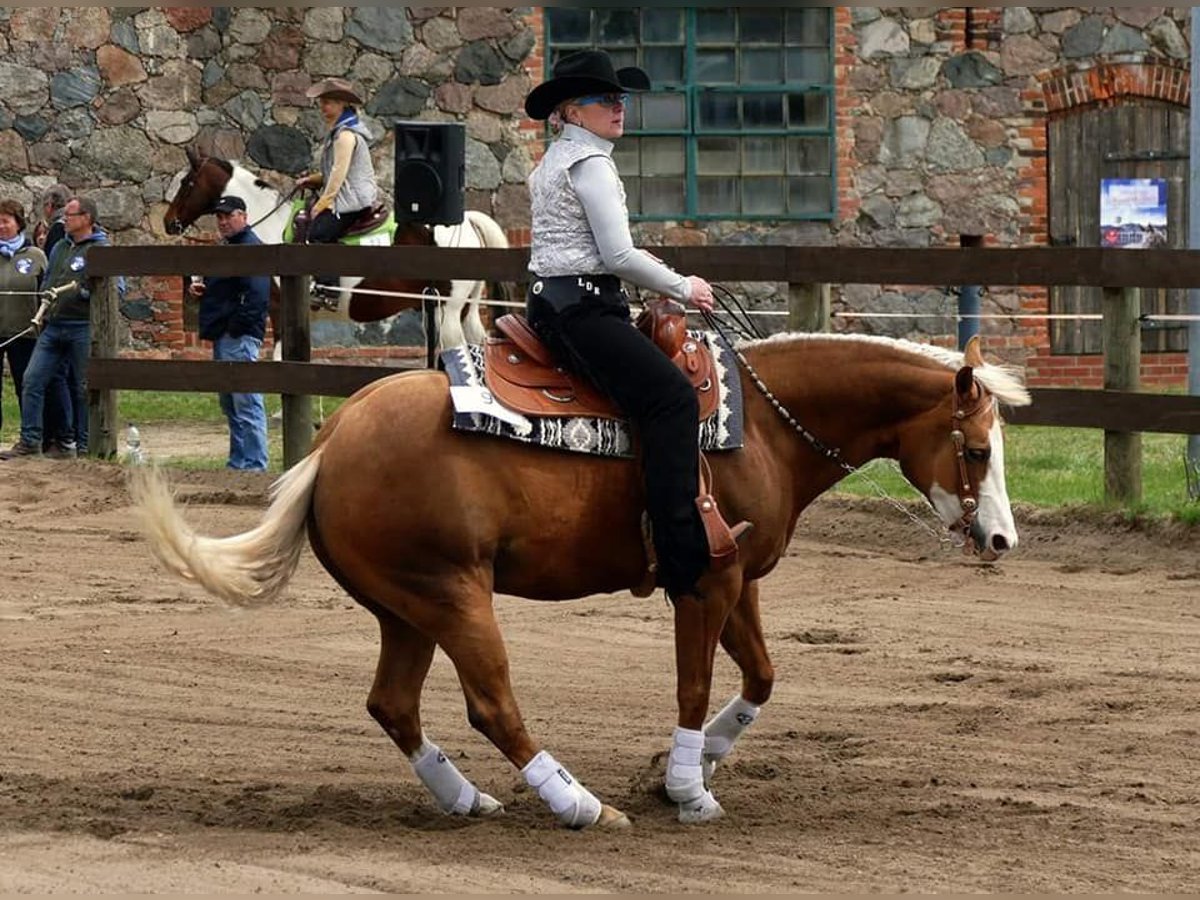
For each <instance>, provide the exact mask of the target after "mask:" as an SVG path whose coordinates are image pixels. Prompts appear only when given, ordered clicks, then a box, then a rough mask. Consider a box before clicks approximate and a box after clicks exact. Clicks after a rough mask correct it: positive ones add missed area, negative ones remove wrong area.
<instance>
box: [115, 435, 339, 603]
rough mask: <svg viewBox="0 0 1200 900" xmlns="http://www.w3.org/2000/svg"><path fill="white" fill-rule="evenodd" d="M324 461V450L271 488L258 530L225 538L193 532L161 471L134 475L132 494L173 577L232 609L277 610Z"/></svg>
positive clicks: (150, 539) (149, 536)
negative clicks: (273, 603) (276, 602)
mask: <svg viewBox="0 0 1200 900" xmlns="http://www.w3.org/2000/svg"><path fill="white" fill-rule="evenodd" d="M322 454H323V451H322V449H321V448H320V447H319V446H318V447H317V448H316V449H314V450H313V451H312V452H311V453H309V455H308V456H306V457H305V458H304V459H302V460H301V461H300V462H299V463H297V464H296V465H295V466H293V467H292V468H291V469H289V470H288V471H287V472H286V473H284V474H283V475H282V476H280V478H279V479H278V480H277V481H276V482H275V483H274V484H273V485H272V486H271V502H270V505H269V506H268V507H267V510H266V512H265V513H264V514H263V518H262V521H261V522H260V523H259V524H258V527H256V528H254V529H253V530H251V531H247V532H244V533H242V534H235V535H231V536H230V537H223V538H214V537H204V536H202V535H198V534H196V532H195V531H193V530H192V528H191V526H190V525H188V524H187V522H185V521H184V519H183V516H182V515H181V514H180V511H179V507H178V506H177V505H176V503H175V500H174V497H173V495H172V493H171V490H170V488H169V487H168V485H167V481H166V479H165V478H164V476H163V475H162V473H161V472H159V471H158V469H157V468H155V467H153V466H146V467H144V468H143V467H139V468H137V469H135V470H133V474H132V475H131V477H130V480H129V491H130V494H131V495H132V497H133V502H134V507H135V509H136V510H137V512H138V513H139V515H140V518H141V521H142V527H143V530H144V532H145V535H146V539H147V541H148V542H149V544H150V550H151V552H152V553H153V554H154V556H155V557H156V558H157V559H158V560H159V562H161V563H162V564H163V565H164V566H165V567H166V568H167V569H168V570H169V571H170V572H172V573H173V574H175V575H178V576H179V577H180V578H184V579H186V580H188V581H194V582H196V583H197V584H199V585H200V586H201V587H203V588H204V589H205V590H206V591H208V592H209V593H210V594H212V595H213V596H215V597H219V598H221V599H222V600H224V601H225V602H227V603H229V604H231V605H233V606H260V605H264V604H267V603H270V602H271V601H273V600H275V599H276V598H277V597H278V596H279V594H280V592H281V591H282V590H283V588H284V587H285V586H286V585H287V583H288V581H290V580H291V577H292V575H293V574H294V573H295V571H296V565H297V563H298V562H299V561H300V551H301V550H303V549H304V542H305V535H306V532H305V523H306V520H307V517H308V510H309V505H310V503H311V501H312V494H313V488H314V487H315V485H316V483H317V473H318V472H319V471H320V468H321V456H322Z"/></svg>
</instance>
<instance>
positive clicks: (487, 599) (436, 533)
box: [133, 335, 1030, 827]
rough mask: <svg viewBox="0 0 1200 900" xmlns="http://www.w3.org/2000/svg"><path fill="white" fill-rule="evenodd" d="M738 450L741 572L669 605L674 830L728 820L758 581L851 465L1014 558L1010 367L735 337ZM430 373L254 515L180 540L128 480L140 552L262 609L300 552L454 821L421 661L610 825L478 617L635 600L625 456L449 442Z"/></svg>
mask: <svg viewBox="0 0 1200 900" xmlns="http://www.w3.org/2000/svg"><path fill="white" fill-rule="evenodd" d="M739 350H740V352H741V354H742V365H743V371H742V372H741V373H740V375H741V384H742V388H743V391H744V392H745V397H744V416H745V419H744V423H745V444H744V447H743V448H742V449H739V450H733V451H728V452H723V453H717V454H712V455H711V457H710V461H711V466H712V472H713V485H712V487H713V488H714V492H715V493H716V495H717V499H718V502H719V504H720V506H721V508H722V510H723V511H724V513H725V514H726V516H727V517H728V518H729V519H730V520H731V521H738V520H741V519H748V520H750V521H752V522H753V523H754V526H755V527H754V529H753V530H752V531H751V532H750V533H749V534H748V536H747V537H746V538H745V539H744V540H743V541H742V543H741V547H740V554H739V558H738V560H737V562H736V563H735V564H734V565H733V566H732V567H730V568H726V569H724V570H722V571H720V572H718V573H709V574H707V575H705V576H704V578H703V579H702V580H701V582H700V585H699V588H700V594H701V598H702V599H700V600H695V599H692V598H681V599H679V600H678V601H677V602H675V604H674V626H675V659H676V678H677V701H678V710H679V717H678V727H677V728H676V729H675V732H674V746H673V749H672V751H671V755H670V757H669V758H668V765H667V776H666V787H667V792H668V794H669V795H670V796H671V797H672V799H674V800H675V801H676V802H677V803H678V804H679V818H680V820H681V821H683V822H701V821H705V820H708V819H712V818H715V817H717V816H719V815H721V813H722V810H721V807H720V805H719V804H718V803H717V801H716V799H715V798H714V796H713V794H712V792H711V785H712V775H713V771H714V769H715V767H716V765H717V763H719V762H720V761H721V760H722V759H723V758H725V757H726V756H727V755H728V754H729V752H730V751H731V750H732V748H733V746H734V743H735V741H736V740H737V739H738V737H739V735H740V734H741V733H742V731H743V730H744V729H745V728H746V727H747V726H748V725H749V724H750V723H751V722H752V721H753V720H754V718H755V717H756V716H757V715H758V712H759V707H761V706H762V704H764V703H766V702H767V700H768V698H769V697H770V695H771V688H772V685H773V681H774V673H773V669H772V666H771V662H770V659H769V658H768V655H767V648H766V643H765V641H764V637H763V631H762V625H761V623H760V621H759V580H760V579H761V578H763V577H764V576H766V575H767V574H768V573H769V572H770V571H771V570H772V569H773V568H774V567H775V566H776V564H778V562H779V560H780V558H781V557H782V556H783V554H784V552H785V550H786V548H787V546H788V542H789V540H790V539H791V537H792V533H793V530H794V529H795V527H796V521H797V518H798V516H799V515H800V513H801V511H802V510H803V509H804V508H805V507H806V506H808V504H809V503H810V502H812V500H813V499H814V498H816V497H817V495H819V494H820V493H821V492H823V491H824V490H826V489H827V488H829V487H831V486H832V485H833V484H835V483H836V482H837V481H838V480H839V479H841V478H842V477H843V476H844V475H846V474H847V472H849V471H850V470H851V469H852V468H855V467H858V466H861V465H863V464H864V463H866V462H868V461H869V460H872V459H874V458H877V457H890V458H894V459H897V460H899V465H900V468H901V471H902V472H903V473H904V475H905V476H906V477H907V478H908V480H909V481H910V482H911V483H912V484H913V485H914V486H915V487H916V488H917V489H918V490H920V491H921V493H922V494H924V496H925V497H926V498H927V499H928V500H929V501H930V503H931V504H932V506H933V508H934V509H935V510H936V511H937V515H938V517H939V518H940V519H941V521H942V523H944V524H945V526H946V527H948V528H951V529H954V530H957V531H958V532H960V533H961V534H963V535H964V537H965V538H966V540H967V541H968V542H969V543H973V544H974V549H976V550H977V551H979V552H980V553H981V555H982V556H983V557H984V558H985V559H995V558H997V557H998V556H1000V555H1001V554H1003V553H1004V552H1006V551H1008V550H1011V549H1013V548H1014V547H1016V545H1017V532H1016V528H1015V526H1014V523H1013V517H1012V511H1011V509H1010V507H1009V502H1008V494H1007V489H1006V487H1005V480H1004V448H1003V437H1002V432H1001V419H1000V414H999V409H998V403H1000V402H1003V403H1007V404H1012V405H1025V404H1028V403H1029V402H1030V401H1029V394H1028V393H1027V392H1026V391H1025V389H1024V388H1023V387H1022V385H1021V382H1020V380H1019V379H1018V378H1017V377H1016V375H1015V373H1013V372H1012V371H1010V370H1008V369H1006V368H1003V367H997V366H991V365H986V364H985V363H984V361H983V358H982V356H981V355H980V353H979V347H978V341H977V339H976V340H973V341H972V343H971V344H970V345H969V346H968V349H967V352H966V353H965V354H960V353H955V352H953V351H949V350H942V349H938V348H934V347H928V346H922V345H918V344H913V343H909V342H905V341H896V340H891V339H887V338H872V337H845V336H827V335H784V336H776V337H772V338H770V339H767V340H761V341H754V342H748V343H744V344H742V345H740V347H739ZM447 385H448V382H447V378H446V376H445V374H443V373H440V372H433V371H421V372H408V373H402V374H398V375H392V376H390V377H386V378H382V379H380V380H379V381H376V382H374V383H372V384H370V385H368V386H366V387H364V388H363V389H362V390H360V391H359V392H358V393H357V394H355V395H354V396H353V397H351V398H350V399H349V400H348V401H347V402H346V403H345V404H344V405H343V406H342V407H341V408H340V409H339V410H338V411H337V413H336V414H335V415H334V416H333V417H331V418H330V419H329V421H328V422H327V423H326V424H325V426H324V427H323V428H322V429H321V431H320V433H319V434H318V435H317V438H316V441H315V443H314V446H313V449H312V452H311V453H310V454H309V455H308V456H307V457H305V458H304V459H303V460H301V461H300V462H299V463H298V464H297V465H296V466H294V467H293V468H292V469H290V470H289V471H288V472H287V473H285V474H284V475H283V476H282V477H280V479H279V480H278V481H277V482H276V484H275V485H274V488H273V495H272V500H271V503H270V505H269V507H268V508H267V510H266V512H265V514H264V518H263V519H262V521H261V523H260V524H259V525H258V526H257V527H256V528H254V529H253V530H251V531H248V532H245V533H243V534H240V535H235V536H231V537H224V538H212V537H203V536H199V535H197V534H195V533H194V532H193V531H192V530H191V528H190V527H189V526H188V525H187V524H186V523H185V522H184V520H183V519H182V517H181V515H180V513H179V512H178V510H177V508H176V507H175V506H174V504H173V501H172V499H171V495H170V492H169V489H168V488H167V485H166V484H165V482H164V480H163V478H162V476H161V475H160V474H157V473H155V472H153V471H151V472H143V473H140V474H139V475H137V476H136V477H135V480H134V481H133V490H134V496H135V500H136V502H137V503H138V505H139V508H140V511H141V513H142V514H143V516H144V522H145V524H146V531H147V534H148V537H149V541H150V545H151V547H152V549H153V552H154V553H155V555H156V556H157V558H158V559H159V560H160V561H161V562H162V563H163V564H165V565H166V567H167V568H168V569H170V570H171V571H172V572H174V573H176V574H178V575H180V576H182V577H184V578H187V579H192V580H195V581H196V582H198V583H199V584H201V585H202V586H203V587H204V588H205V589H206V590H208V591H209V592H210V593H212V594H214V595H215V596H218V597H221V598H223V599H225V600H226V601H228V602H230V603H233V604H240V605H248V604H261V603H266V602H269V601H273V600H275V599H276V598H277V597H278V596H279V594H280V592H281V591H282V590H283V588H284V586H285V584H286V583H287V582H288V579H289V578H290V577H291V575H292V573H293V571H294V569H295V566H296V564H297V560H298V558H299V555H300V552H301V550H302V549H303V545H304V542H305V533H306V532H307V536H308V539H309V541H310V542H311V544H312V547H313V550H314V551H315V552H316V555H317V557H318V559H320V561H321V563H322V564H323V565H324V566H325V568H326V569H327V570H328V571H329V572H330V574H331V575H332V576H333V577H334V578H335V579H336V580H337V582H338V583H339V584H340V585H341V586H342V587H343V588H344V589H345V590H346V591H347V593H349V594H350V595H351V596H352V597H353V598H354V599H355V600H357V601H358V602H359V603H361V604H362V605H363V606H365V607H366V608H367V609H368V610H370V611H371V612H372V613H373V614H374V615H375V616H376V618H377V619H378V620H379V626H380V631H381V636H382V647H381V652H380V656H379V662H378V668H377V670H376V675H375V683H374V686H373V687H372V688H371V691H370V696H369V698H368V701H367V706H368V709H369V711H370V713H371V715H372V716H373V717H374V718H375V719H376V720H377V721H378V722H379V724H380V725H381V726H382V727H383V729H384V731H386V732H387V734H388V735H389V736H390V737H391V738H392V739H393V740H394V741H395V743H396V744H397V745H398V746H399V748H400V749H401V750H402V751H403V752H404V753H405V754H406V755H407V756H408V758H409V760H410V762H411V763H412V765H413V767H414V769H415V771H416V774H417V776H418V777H419V778H420V780H421V781H422V782H423V783H424V784H425V785H426V787H427V788H428V789H429V790H430V791H431V792H432V794H433V796H434V798H435V799H436V801H437V803H438V805H439V806H440V807H441V808H442V809H443V810H444V811H445V812H448V813H454V814H460V815H481V814H486V813H490V812H494V811H496V810H498V809H499V808H500V804H499V803H498V802H497V801H496V800H495V799H494V798H492V797H491V796H489V795H487V794H485V793H482V792H481V791H479V789H478V788H476V787H475V785H473V784H472V783H471V782H470V781H468V780H467V779H466V778H465V777H464V776H463V775H462V774H461V773H460V772H459V770H458V769H457V768H455V767H454V765H453V764H452V763H450V762H449V761H448V760H447V758H446V755H445V754H443V753H442V752H441V751H440V750H439V749H438V748H437V746H436V745H435V744H434V743H433V742H432V741H430V739H429V737H428V736H427V734H426V732H425V729H424V723H423V722H422V719H421V712H420V698H421V688H422V684H423V683H424V681H425V677H426V674H427V672H428V670H429V666H430V662H431V660H432V658H433V652H434V649H435V647H441V648H442V650H443V651H444V652H445V653H446V655H447V656H448V657H449V658H450V659H451V660H452V662H453V664H454V666H455V668H456V670H457V673H458V677H459V681H460V683H461V685H462V689H463V692H464V694H465V697H466V703H467V717H468V720H469V721H470V723H471V725H472V726H474V727H475V728H477V729H478V730H479V731H481V732H482V733H483V734H484V735H486V736H487V737H488V738H489V739H490V740H491V742H492V743H493V744H495V746H496V747H497V748H499V750H500V751H501V752H502V753H503V754H504V755H505V756H506V757H507V758H508V759H509V760H510V761H511V762H512V764H513V765H514V766H517V767H518V768H520V769H521V770H522V772H523V774H524V775H525V777H526V780H527V781H528V783H529V784H530V785H531V786H532V787H533V788H535V789H536V790H537V791H538V793H539V795H540V796H541V797H542V799H543V800H544V801H545V802H546V803H547V804H548V805H549V807H550V809H551V810H552V811H553V812H554V813H555V814H556V815H557V816H558V818H559V819H560V821H562V822H563V823H564V824H566V825H568V826H571V827H586V826H590V825H593V824H602V825H608V824H616V823H621V822H623V821H625V817H624V815H623V814H622V813H620V812H618V811H617V810H615V809H613V808H611V807H609V806H607V805H602V804H601V803H600V802H599V801H598V800H597V799H596V798H595V797H594V796H593V795H592V794H591V793H590V792H589V791H587V790H586V789H585V788H584V787H583V785H582V784H581V783H580V782H579V781H578V780H577V779H575V778H573V777H571V775H570V774H568V772H567V770H566V768H565V767H563V766H562V765H560V764H559V763H558V762H557V761H555V760H554V758H553V757H552V756H551V755H550V754H549V753H547V752H546V751H544V750H542V749H541V748H540V747H539V745H538V743H536V742H535V740H534V738H533V737H532V736H531V735H530V734H529V733H528V732H527V731H526V729H525V725H524V723H523V722H522V720H521V714H520V711H519V710H518V707H517V702H516V699H515V698H514V696H513V691H512V687H511V685H510V681H509V669H508V659H507V656H506V652H505V647H504V642H503V639H502V637H501V633H500V629H499V626H498V624H497V621H496V618H495V615H494V613H493V608H492V597H493V594H494V593H504V594H510V595H516V596H519V597H526V598H531V599H535V600H565V599H571V598H577V597H582V596H585V595H590V594H596V593H602V592H606V591H621V590H627V589H630V588H632V587H633V586H634V585H637V584H638V583H639V582H640V581H641V580H642V578H643V575H644V573H645V570H646V559H645V555H644V550H643V543H642V535H641V530H640V524H639V523H640V516H641V510H642V508H643V506H642V496H643V494H642V486H641V479H640V475H639V467H638V464H637V463H636V462H635V461H618V460H612V459H596V458H594V457H580V456H577V455H575V454H571V453H562V452H555V451H552V450H546V449H539V448H536V447H530V446H528V445H526V444H523V443H518V442H512V441H505V440H500V439H497V438H494V437H483V436H479V435H471V434H465V433H463V432H459V431H454V430H452V429H451V428H450V424H449V423H450V420H451V415H452V407H451V401H450V396H449V393H448V387H447ZM718 642H720V644H721V645H722V646H723V647H724V648H725V650H726V651H727V652H728V653H729V655H730V656H731V657H732V659H733V660H734V662H735V663H736V664H737V665H738V667H739V668H740V669H741V672H742V688H741V692H740V696H737V697H734V698H733V699H732V700H731V701H730V703H729V704H728V705H727V706H725V707H724V708H723V709H722V710H720V711H719V712H717V713H716V714H715V715H714V716H712V717H711V718H709V719H708V720H707V722H706V716H707V715H708V709H709V691H710V685H711V679H712V672H713V664H714V652H715V649H716V646H717V644H718Z"/></svg>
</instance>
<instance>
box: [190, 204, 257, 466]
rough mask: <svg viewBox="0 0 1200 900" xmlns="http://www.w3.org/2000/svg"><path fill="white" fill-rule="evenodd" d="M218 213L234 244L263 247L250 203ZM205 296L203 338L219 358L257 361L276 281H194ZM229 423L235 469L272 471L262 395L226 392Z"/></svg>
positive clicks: (254, 278)
mask: <svg viewBox="0 0 1200 900" xmlns="http://www.w3.org/2000/svg"><path fill="white" fill-rule="evenodd" d="M212 212H214V213H215V214H216V217H217V230H218V231H219V232H220V233H221V238H222V239H223V241H224V243H226V244H229V245H243V246H244V245H248V244H261V243H262V241H260V240H259V239H258V235H256V234H255V233H254V231H253V229H251V228H250V227H249V226H248V225H247V222H246V202H245V201H244V200H243V199H242V198H241V197H235V196H233V195H232V194H229V195H226V196H224V197H222V198H221V199H220V200H218V201H217V204H216V206H215V207H213V210H212ZM189 290H190V292H191V294H192V296H193V297H199V298H200V337H201V338H202V339H204V340H206V341H212V345H213V359H215V360H226V361H234V362H257V361H258V351H259V349H260V348H261V347H262V342H263V335H264V334H265V333H266V322H267V303H268V301H269V300H270V295H271V279H270V278H269V277H268V276H266V275H263V276H245V275H239V276H236V277H228V278H225V277H208V278H204V279H203V280H201V279H198V278H195V277H193V279H192V284H191V287H190V288H189ZM220 399H221V411H222V412H223V413H225V418H226V420H227V421H228V422H229V461H228V462H227V463H226V465H227V466H228V467H229V468H230V469H250V470H255V471H263V470H265V469H266V468H267V411H266V406H265V404H264V403H263V397H262V394H221V395H220Z"/></svg>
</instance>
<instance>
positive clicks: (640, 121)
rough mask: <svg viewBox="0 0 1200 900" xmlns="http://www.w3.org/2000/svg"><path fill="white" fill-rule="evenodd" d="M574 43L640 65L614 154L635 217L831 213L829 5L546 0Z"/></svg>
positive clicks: (551, 55)
mask: <svg viewBox="0 0 1200 900" xmlns="http://www.w3.org/2000/svg"><path fill="white" fill-rule="evenodd" d="M543 9H544V15H545V35H546V37H545V43H546V52H545V53H544V54H543V56H544V58H545V66H546V72H545V77H547V78H549V77H550V76H551V72H552V69H553V67H554V64H555V63H556V62H557V61H558V60H559V59H560V58H561V57H562V56H564V55H566V54H568V53H571V52H574V51H576V50H583V49H591V48H599V49H602V50H605V51H607V52H608V53H609V55H610V56H612V58H613V63H614V64H615V65H616V67H617V68H620V67H622V66H631V65H636V66H641V67H642V68H643V69H645V70H646V72H647V73H648V74H649V76H650V81H651V84H652V86H653V89H652V90H650V91H647V92H645V93H641V94H634V95H633V99H632V100H631V101H630V104H629V107H628V110H627V112H626V125H625V136H624V137H622V138H621V139H620V140H619V141H618V142H617V145H616V150H615V151H614V153H613V159H614V161H615V162H616V164H617V168H618V169H619V171H620V172H621V178H622V180H623V181H624V182H625V190H626V194H627V196H628V203H629V213H630V218H631V219H633V220H634V221H668V220H676V219H693V220H736V221H744V220H762V219H773V220H825V221H828V220H832V219H834V218H835V217H836V215H837V199H838V198H837V153H836V152H835V143H834V137H835V127H836V110H835V108H834V103H835V99H836V94H835V91H834V8H833V7H802V8H801V7H793V8H782V7H779V8H776V7H738V6H735V7H721V8H711V9H710V8H670V7H653V8H652V7H612V8H568V7H544V8H543Z"/></svg>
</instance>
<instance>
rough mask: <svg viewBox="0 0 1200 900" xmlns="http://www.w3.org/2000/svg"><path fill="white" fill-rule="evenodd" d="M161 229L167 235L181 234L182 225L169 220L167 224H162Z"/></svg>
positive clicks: (175, 220)
mask: <svg viewBox="0 0 1200 900" xmlns="http://www.w3.org/2000/svg"><path fill="white" fill-rule="evenodd" d="M163 228H164V229H165V230H166V232H167V234H175V235H179V234H183V223H182V222H180V221H179V220H178V219H171V220H170V221H169V222H163Z"/></svg>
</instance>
